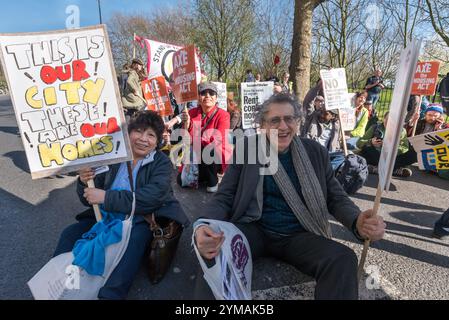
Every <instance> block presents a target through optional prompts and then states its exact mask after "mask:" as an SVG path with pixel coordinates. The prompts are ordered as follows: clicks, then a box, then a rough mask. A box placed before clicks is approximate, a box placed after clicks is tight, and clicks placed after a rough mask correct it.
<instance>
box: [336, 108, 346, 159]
mask: <svg viewBox="0 0 449 320" xmlns="http://www.w3.org/2000/svg"><path fill="white" fill-rule="evenodd" d="M338 122H340V135H341V140H342V143H343V151H344V153H345V157H346V156H347V155H348V146H347V145H346V139H345V132H344V131H343V125H342V123H341V116H340V109H338Z"/></svg>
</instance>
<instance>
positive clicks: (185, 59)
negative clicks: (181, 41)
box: [172, 45, 198, 103]
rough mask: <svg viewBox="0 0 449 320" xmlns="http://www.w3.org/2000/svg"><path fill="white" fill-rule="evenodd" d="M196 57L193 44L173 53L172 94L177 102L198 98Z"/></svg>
mask: <svg viewBox="0 0 449 320" xmlns="http://www.w3.org/2000/svg"><path fill="white" fill-rule="evenodd" d="M196 65H197V59H196V56H195V47H194V46H193V45H191V46H188V47H186V48H182V49H180V50H179V51H176V53H175V54H173V82H174V84H173V88H172V89H173V94H174V95H175V98H176V101H177V102H178V103H185V102H189V101H195V100H198V84H197V83H198V77H197V74H196V70H197V68H196Z"/></svg>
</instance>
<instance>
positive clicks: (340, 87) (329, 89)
mask: <svg viewBox="0 0 449 320" xmlns="http://www.w3.org/2000/svg"><path fill="white" fill-rule="evenodd" d="M320 75H321V79H322V80H323V89H324V99H325V103H326V110H335V109H339V108H342V109H345V108H351V102H350V100H349V96H348V86H347V84H346V73H345V69H344V68H338V69H330V70H320Z"/></svg>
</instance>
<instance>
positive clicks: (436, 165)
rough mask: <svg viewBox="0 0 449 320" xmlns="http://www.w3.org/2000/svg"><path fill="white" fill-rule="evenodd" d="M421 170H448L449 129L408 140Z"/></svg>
mask: <svg viewBox="0 0 449 320" xmlns="http://www.w3.org/2000/svg"><path fill="white" fill-rule="evenodd" d="M408 140H409V142H410V143H411V144H412V145H413V149H415V151H416V153H417V158H418V165H419V168H420V169H421V170H432V171H438V170H449V129H444V130H440V131H435V132H429V133H425V134H420V135H419V136H414V137H410V138H408Z"/></svg>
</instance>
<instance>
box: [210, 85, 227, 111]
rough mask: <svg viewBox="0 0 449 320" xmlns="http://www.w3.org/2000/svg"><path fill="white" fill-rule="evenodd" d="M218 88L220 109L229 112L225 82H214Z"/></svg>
mask: <svg viewBox="0 0 449 320" xmlns="http://www.w3.org/2000/svg"><path fill="white" fill-rule="evenodd" d="M212 83H214V84H215V85H216V86H217V90H218V96H217V103H218V107H219V108H221V109H223V110H225V111H227V110H228V92H227V90H226V83H224V82H212Z"/></svg>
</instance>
